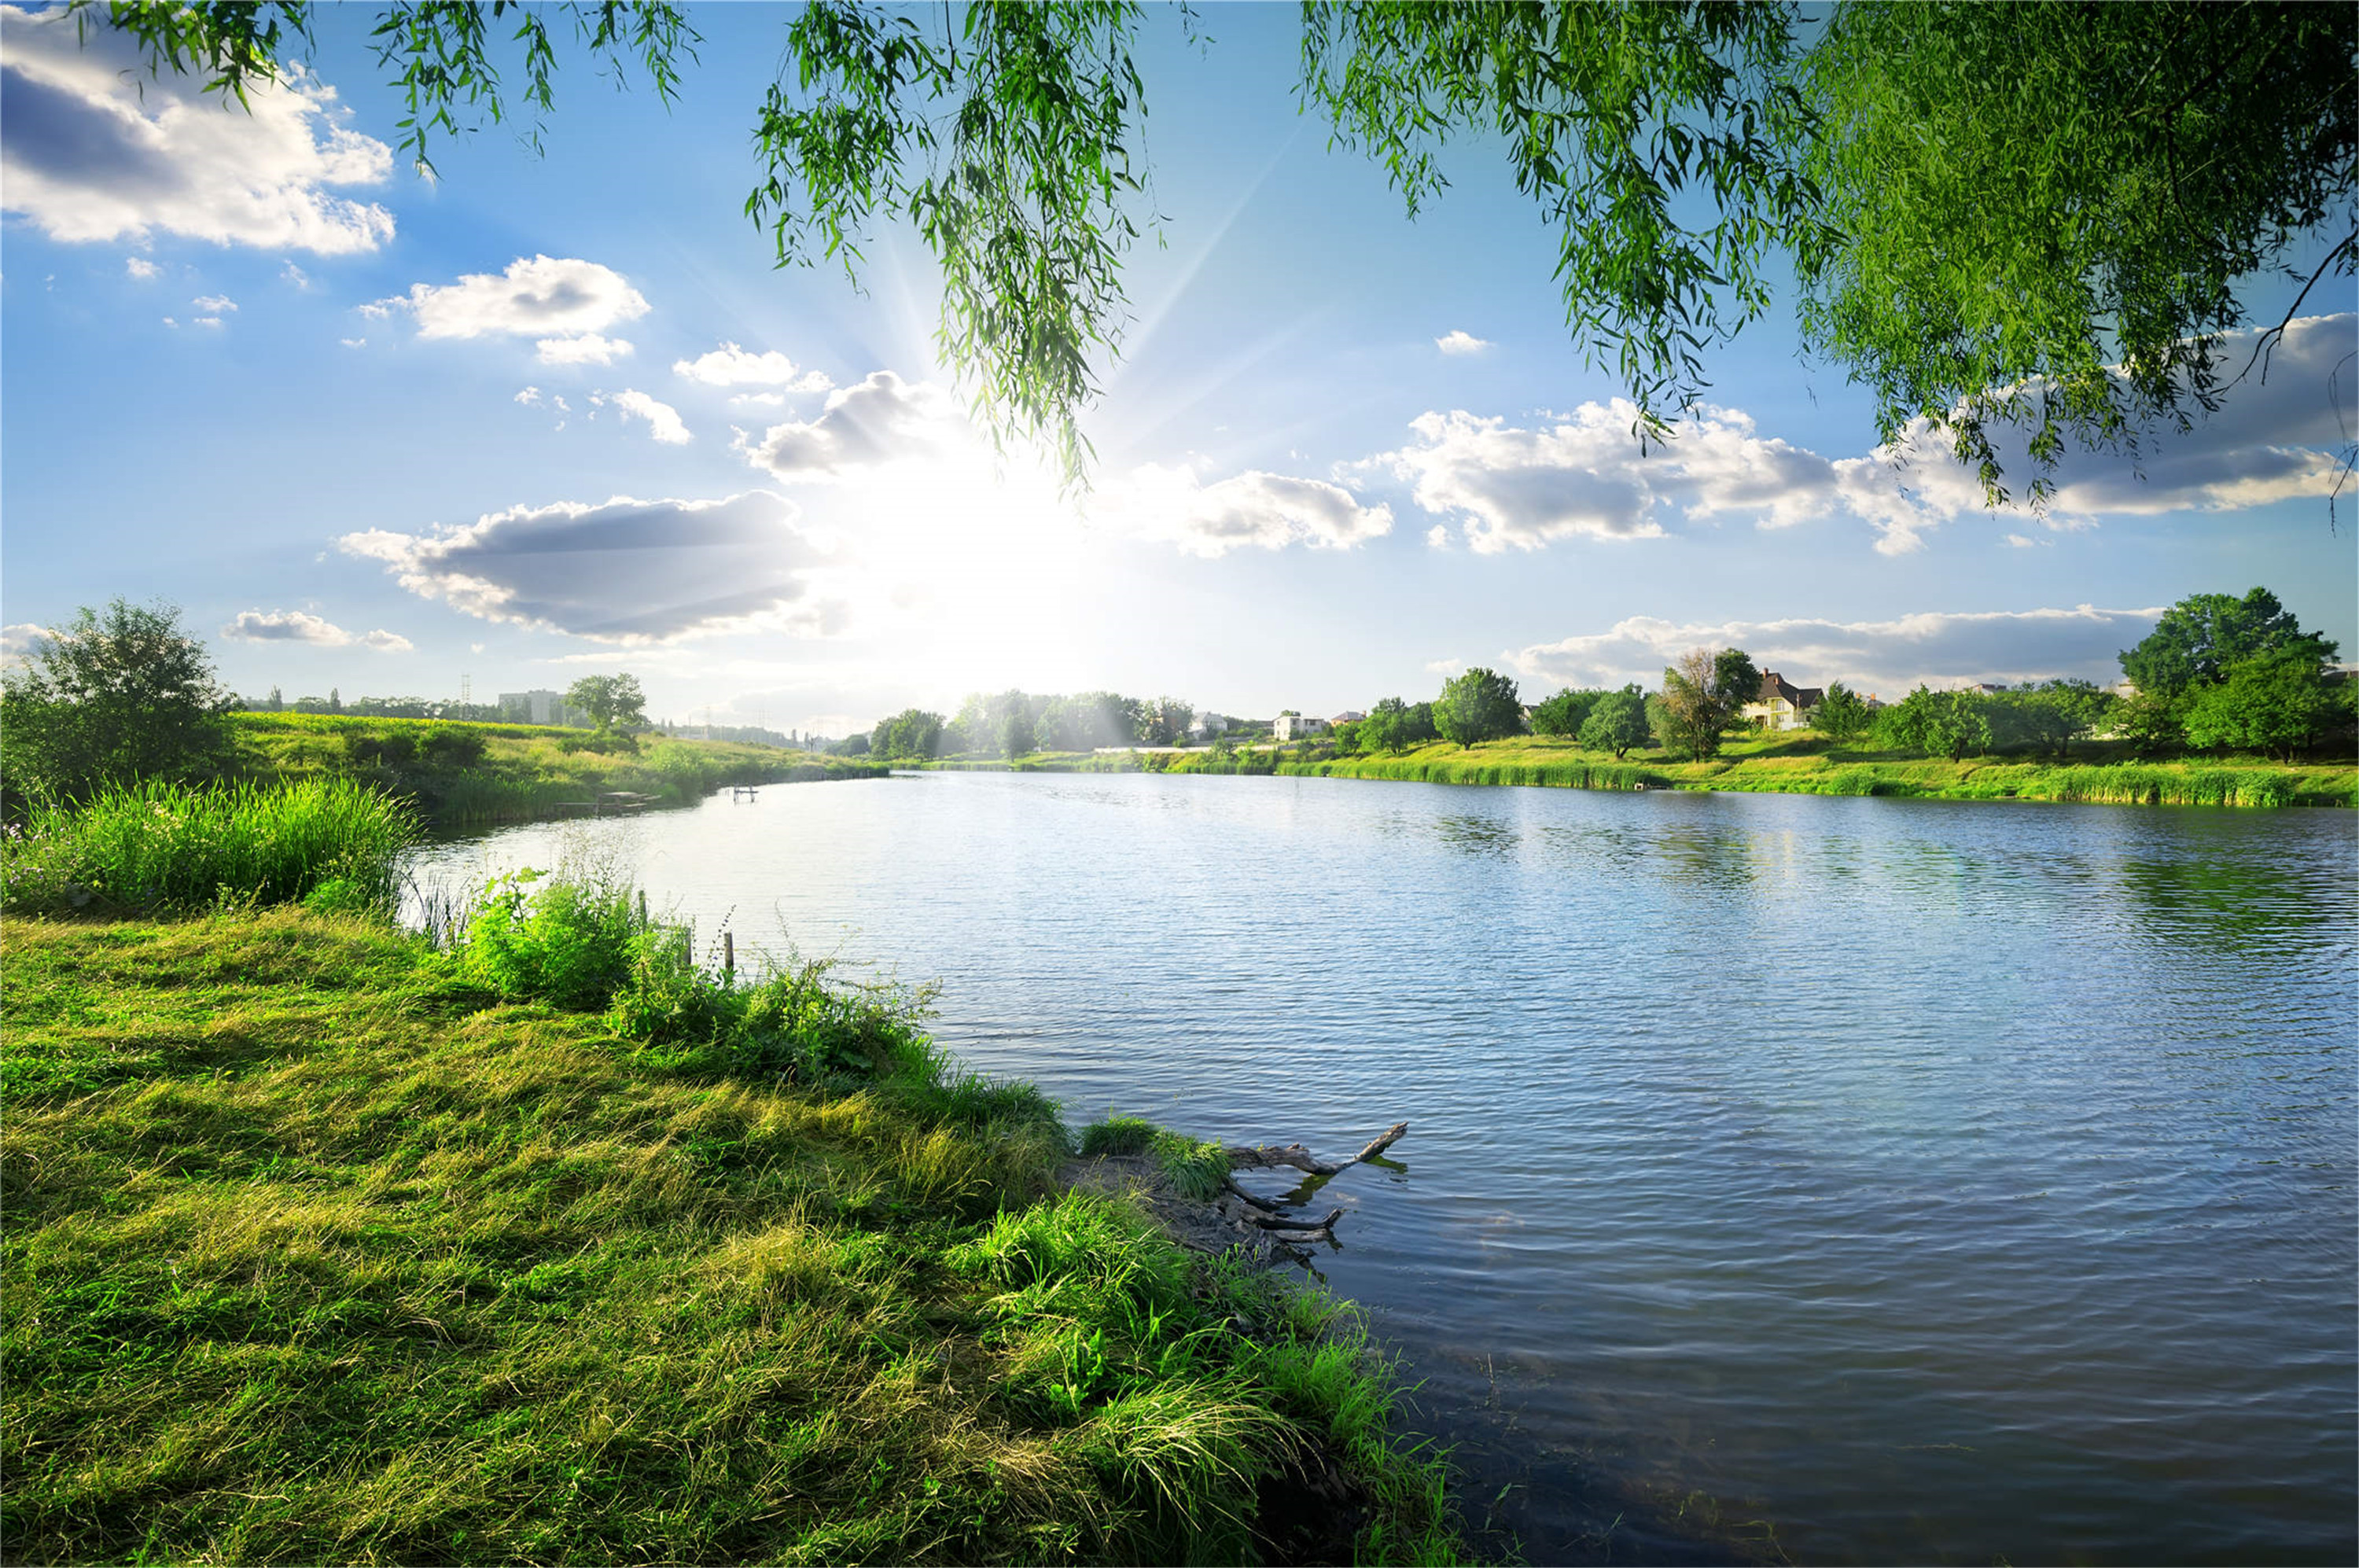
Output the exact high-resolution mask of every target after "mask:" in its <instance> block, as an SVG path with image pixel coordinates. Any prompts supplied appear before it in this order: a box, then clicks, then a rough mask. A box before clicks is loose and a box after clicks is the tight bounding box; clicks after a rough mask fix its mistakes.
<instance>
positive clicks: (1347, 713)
mask: <svg viewBox="0 0 2359 1568" xmlns="http://www.w3.org/2000/svg"><path fill="white" fill-rule="evenodd" d="M1367 716H1368V715H1367V714H1365V713H1362V712H1360V710H1359V709H1357V708H1346V709H1344V710H1343V712H1342V713H1338V714H1336V715H1335V716H1334V717H1333V718H1332V719H1330V720H1328V721H1327V722H1328V723H1329V724H1358V723H1359V722H1360V721H1361V720H1362V719H1364V718H1366V717H1367Z"/></svg>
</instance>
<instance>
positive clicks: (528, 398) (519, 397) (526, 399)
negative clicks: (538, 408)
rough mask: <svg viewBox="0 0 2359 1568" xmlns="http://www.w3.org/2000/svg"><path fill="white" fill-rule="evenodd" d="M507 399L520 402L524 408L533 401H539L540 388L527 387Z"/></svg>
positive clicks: (528, 406)
mask: <svg viewBox="0 0 2359 1568" xmlns="http://www.w3.org/2000/svg"><path fill="white" fill-rule="evenodd" d="M509 401H511V402H516V403H522V404H523V405H524V406H525V407H526V408H531V407H532V406H533V405H534V404H535V403H538V402H539V401H540V388H539V387H526V388H525V389H524V390H523V391H521V392H519V393H517V394H516V396H515V397H512V398H510V399H509Z"/></svg>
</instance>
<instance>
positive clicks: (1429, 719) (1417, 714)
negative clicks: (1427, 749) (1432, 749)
mask: <svg viewBox="0 0 2359 1568" xmlns="http://www.w3.org/2000/svg"><path fill="white" fill-rule="evenodd" d="M1440 738H1441V726H1440V725H1439V724H1435V723H1434V720H1433V704H1432V703H1430V702H1411V703H1410V704H1409V705H1408V712H1407V713H1403V714H1402V715H1401V744H1402V745H1403V746H1423V745H1424V744H1425V743H1426V742H1428V741H1430V740H1440Z"/></svg>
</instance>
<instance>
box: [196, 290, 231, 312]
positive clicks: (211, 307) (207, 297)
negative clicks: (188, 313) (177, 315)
mask: <svg viewBox="0 0 2359 1568" xmlns="http://www.w3.org/2000/svg"><path fill="white" fill-rule="evenodd" d="M189 303H190V304H191V305H194V306H195V307H196V308H197V309H198V310H202V311H204V312H205V313H206V314H207V315H209V316H219V315H223V314H225V313H227V312H229V311H231V310H236V309H237V301H236V300H234V299H231V298H230V297H229V296H228V295H226V294H200V295H198V296H197V297H196V298H195V299H191V300H190V301H189Z"/></svg>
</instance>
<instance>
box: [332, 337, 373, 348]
mask: <svg viewBox="0 0 2359 1568" xmlns="http://www.w3.org/2000/svg"><path fill="white" fill-rule="evenodd" d="M336 341H337V342H338V343H342V344H343V345H344V346H345V347H346V348H366V347H368V339H366V338H338V339H337V340H336Z"/></svg>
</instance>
